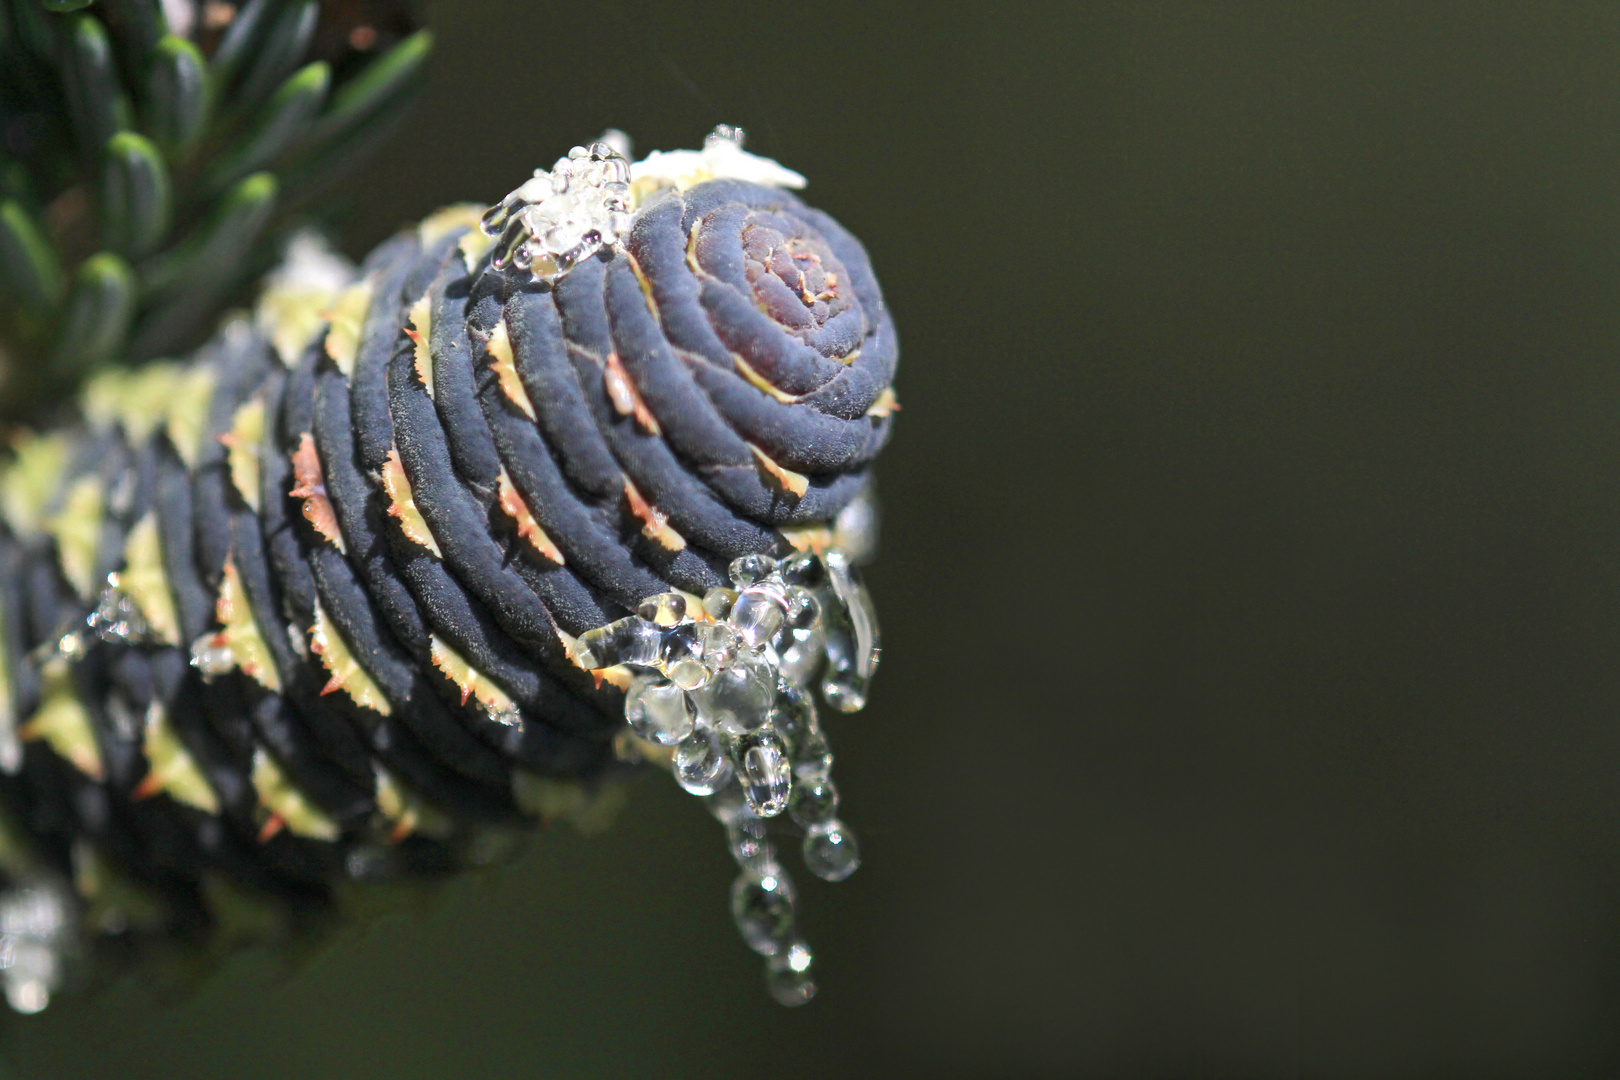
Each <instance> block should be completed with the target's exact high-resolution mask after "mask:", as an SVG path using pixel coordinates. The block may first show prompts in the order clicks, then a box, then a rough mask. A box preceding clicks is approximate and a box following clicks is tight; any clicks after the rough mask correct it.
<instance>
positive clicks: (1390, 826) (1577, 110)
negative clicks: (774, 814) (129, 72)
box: [8, 0, 1620, 1080]
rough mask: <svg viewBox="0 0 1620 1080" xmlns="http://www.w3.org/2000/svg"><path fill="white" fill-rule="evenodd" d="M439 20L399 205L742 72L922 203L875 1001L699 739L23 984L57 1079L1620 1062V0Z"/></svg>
mask: <svg viewBox="0 0 1620 1080" xmlns="http://www.w3.org/2000/svg"><path fill="white" fill-rule="evenodd" d="M423 14H424V16H425V19H426V21H427V22H428V24H430V25H431V26H433V27H434V29H435V30H436V31H437V32H438V34H439V48H438V55H437V58H436V60H435V63H434V66H433V71H432V78H431V86H430V88H429V92H428V95H427V97H426V98H425V99H424V104H423V105H422V106H421V107H420V109H419V111H418V112H417V113H416V115H415V120H414V122H413V123H412V124H411V126H410V127H409V129H408V130H407V131H406V132H405V134H404V135H402V136H401V137H400V138H399V139H398V140H397V141H396V142H394V143H393V144H392V145H391V146H390V147H389V149H388V150H387V151H385V152H384V154H383V155H382V156H381V157H379V158H378V159H376V160H374V162H373V163H372V164H371V165H370V166H368V167H367V169H366V170H365V171H364V172H363V173H361V174H357V175H356V176H354V177H352V178H351V179H350V181H349V182H348V183H347V184H346V185H345V192H346V195H347V197H348V198H349V200H350V201H351V204H352V207H353V210H352V213H351V214H350V215H349V217H348V218H347V230H348V231H347V234H346V236H345V237H344V240H345V243H346V246H347V247H348V248H349V250H350V251H351V253H352V254H356V255H358V254H360V253H361V252H363V251H364V249H365V248H366V247H367V246H368V245H369V244H371V243H374V242H376V241H377V240H380V239H381V238H382V237H384V236H385V235H386V234H387V233H388V232H389V231H390V230H391V229H393V228H394V227H396V226H397V225H398V224H400V223H402V222H404V221H406V220H408V219H411V218H414V217H417V216H420V215H421V214H423V213H424V212H426V211H429V210H431V209H433V208H434V207H435V206H437V205H439V204H441V203H444V202H448V201H452V200H460V199H472V200H479V201H488V200H492V199H495V198H497V197H499V196H500V195H502V194H504V193H505V192H506V191H508V190H509V189H510V188H512V187H514V186H515V185H516V184H517V183H519V182H520V181H521V180H522V179H523V178H524V177H525V176H527V174H528V172H529V170H530V169H532V168H534V167H535V166H537V165H549V163H550V162H551V161H552V160H553V159H554V158H556V157H557V156H558V155H559V154H561V153H563V152H564V151H566V150H567V148H568V147H569V146H570V145H572V144H573V143H575V142H580V141H583V140H587V139H589V138H590V137H592V136H594V135H595V134H596V133H597V132H598V131H600V130H601V129H602V128H604V127H607V126H609V125H613V126H617V127H621V128H624V129H625V130H627V131H629V132H630V133H631V134H632V135H633V136H634V137H635V138H636V140H637V144H638V147H639V148H640V149H641V150H642V151H645V150H648V149H652V148H659V147H662V148H669V147H677V146H692V145H696V144H697V143H698V141H699V140H701V138H702V136H703V134H704V133H705V132H706V131H707V130H708V129H709V128H710V127H711V126H712V125H713V124H715V123H716V122H722V121H723V122H729V123H736V124H741V125H743V126H745V127H746V128H747V129H748V130H749V132H750V135H751V143H750V145H751V147H752V148H753V149H755V150H757V151H759V152H761V153H764V154H768V155H771V156H773V157H776V158H778V159H780V160H781V161H783V162H784V163H785V164H787V165H789V166H791V167H793V168H796V169H799V170H801V171H803V172H805V173H807V174H808V175H809V177H810V179H811V187H810V188H809V190H808V192H807V195H808V197H809V198H810V199H811V201H812V202H814V203H815V204H817V205H819V206H821V207H822V208H824V209H826V210H828V211H830V212H832V213H833V214H834V215H835V216H836V217H838V218H839V219H840V220H842V221H843V222H844V223H845V224H846V225H848V226H849V227H850V228H851V229H852V230H853V231H854V232H855V233H856V234H857V235H859V236H861V237H862V238H863V239H864V240H865V242H866V243H867V245H868V247H869V249H870V250H871V252H872V254H873V257H874V260H875V262H876V264H877V267H878V271H879V274H880V276H881V277H882V280H883V282H884V285H885V288H886V291H887V295H888V298H889V301H890V303H891V304H892V305H893V308H894V310H895V312H896V315H897V318H898V320H899V323H900V327H901V333H902V338H903V342H904V349H903V360H902V364H901V374H900V381H899V389H900V397H901V401H902V403H903V404H904V407H905V411H904V413H903V414H902V416H901V418H900V421H899V424H898V427H897V431H896V437H895V440H894V442H893V444H892V447H891V449H890V450H889V451H888V453H887V455H886V457H885V459H884V461H883V465H882V480H883V495H884V499H885V502H886V513H887V516H886V519H885V551H884V554H883V556H882V559H881V561H880V562H879V564H878V565H877V567H876V568H875V569H874V570H873V572H872V573H871V583H872V586H873V591H874V592H875V594H876V597H877V600H878V604H879V611H880V613H881V615H882V617H883V619H884V630H885V637H886V641H885V662H884V669H883V671H882V673H881V674H880V676H879V680H878V684H877V687H876V693H875V697H874V701H873V704H872V705H871V707H870V708H869V709H868V711H867V712H866V713H865V714H862V715H860V716H858V717H855V718H850V719H843V720H835V721H834V722H833V725H832V727H831V730H830V734H831V737H832V739H833V743H834V748H835V749H836V751H837V752H838V755H839V765H838V770H837V774H838V780H839V783H840V786H841V788H842V790H843V793H844V799H845V807H846V810H847V814H846V816H847V818H848V820H849V821H850V822H851V823H852V824H853V826H854V827H855V828H856V829H857V831H858V832H859V834H860V837H861V841H862V844H863V848H864V853H865V857H866V865H865V867H864V868H863V869H862V870H861V872H860V873H859V874H857V875H856V876H855V877H854V878H853V879H851V880H850V881H849V882H847V883H845V884H843V885H839V886H826V885H822V884H821V883H819V882H815V881H811V880H805V882H804V884H803V887H802V888H803V892H804V893H805V894H806V907H805V920H806V928H807V931H808V933H809V935H810V939H811V943H812V944H813V945H814V946H815V947H816V949H817V953H818V957H819V968H818V971H819V975H820V980H821V984H822V994H821V997H820V998H819V999H818V1000H817V1001H816V1002H815V1003H814V1004H812V1005H811V1006H809V1007H807V1008H805V1009H801V1010H797V1011H791V1012H790V1011H786V1010H783V1009H780V1008H778V1007H777V1006H775V1005H773V1004H771V1003H770V1001H769V1000H768V999H767V998H766V995H765V993H764V991H763V987H762V985H761V979H760V973H759V966H758V962H757V959H756V958H755V957H753V956H752V955H751V954H749V953H748V952H746V950H745V949H744V948H743V947H742V946H741V944H740V943H739V942H738V941H737V940H736V937H735V933H734V931H733V929H732V927H731V925H730V922H729V919H728V917H727V914H726V907H725V894H726V886H727V882H728V881H729V878H730V873H729V872H728V866H729V861H728V859H727V856H726V854H725V851H724V847H723V844H722V840H721V837H720V835H719V830H718V829H717V828H716V827H715V826H714V825H713V823H712V822H711V821H709V820H708V819H707V818H706V815H705V814H704V812H703V810H702V808H701V807H700V806H698V805H697V804H696V802H695V800H692V799H690V798H689V797H687V796H684V795H682V794H681V793H680V792H678V791H677V790H676V789H675V787H674V785H673V784H671V783H670V782H668V780H667V779H664V778H661V777H658V776H649V777H647V778H646V779H645V781H644V782H642V783H640V784H639V785H637V786H636V787H635V789H634V791H633V792H632V795H631V800H630V806H629V808H628V810H627V811H626V812H625V813H624V814H623V815H622V817H621V819H620V821H619V823H618V825H617V826H616V827H615V828H614V829H613V831H612V832H611V833H609V834H608V835H606V836H604V837H597V838H592V839H585V838H582V837H580V836H578V835H577V834H575V833H574V832H572V831H571V830H570V829H568V828H566V827H559V828H557V829H555V830H553V831H552V832H550V833H548V834H546V835H543V836H540V837H538V838H537V839H536V841H535V842H534V844H533V845H532V847H531V849H530V850H529V852H528V854H527V855H526V856H525V857H524V858H523V859H522V860H521V861H519V862H518V863H517V864H515V865H513V866H511V867H507V868H504V869H501V870H498V871H495V872H493V873H491V874H489V875H487V876H485V877H482V878H477V879H467V880H463V881H460V882H458V883H456V884H455V885H453V886H452V887H450V888H449V889H448V890H447V891H446V892H445V894H444V896H443V897H442V898H441V900H440V901H439V902H438V903H436V904H434V905H433V906H432V907H431V908H429V909H428V910H427V911H425V912H424V913H421V914H417V915H411V916H407V917H404V918H400V919H396V920H393V921H391V922H388V923H385V924H384V925H382V926H379V927H377V928H376V929H374V930H373V931H371V932H370V933H368V934H366V935H363V936H361V935H353V936H351V937H350V938H348V939H347V940H345V941H344V942H343V943H341V944H340V945H339V946H338V947H336V948H334V949H333V950H331V951H330V952H328V953H326V954H325V955H323V956H322V957H320V958H319V959H318V960H316V961H314V962H313V963H311V964H308V965H307V966H305V967H303V968H301V969H299V970H297V971H294V972H292V973H284V972H282V971H280V970H279V969H278V968H277V967H276V966H275V965H273V964H271V963H268V962H266V961H264V960H262V959H255V958H248V959H245V960H244V961H242V962H241V963H239V964H237V965H235V966H234V967H233V968H232V970H231V971H229V972H228V973H226V974H225V975H224V976H222V977H220V978H218V979H216V980H214V981H212V982H210V983H209V984H208V985H207V986H206V987H205V988H204V989H203V990H202V991H201V992H200V993H198V994H197V995H196V997H195V998H193V999H191V1000H190V1001H189V1002H187V1003H184V1004H182V1005H180V1006H177V1007H176V1006H171V1005H167V1004H164V1003H162V1002H159V1001H155V1000H153V999H152V996H151V995H150V993H149V992H148V991H146V990H145V989H144V988H143V987H142V986H140V985H138V984H134V983H131V984H128V985H126V986H124V987H122V988H120V989H118V990H116V991H114V992H111V993H109V994H105V995H103V996H101V997H99V998H96V999H93V1000H89V1001H63V1002H61V1003H60V1004H59V1005H53V1007H52V1008H51V1009H50V1010H49V1011H48V1012H47V1013H45V1014H44V1015H43V1016H40V1017H37V1018H31V1019H27V1020H22V1021H18V1022H16V1023H14V1024H13V1025H12V1026H11V1029H10V1031H9V1033H8V1035H9V1053H10V1057H11V1060H12V1062H13V1064H14V1067H15V1071H16V1072H17V1074H18V1075H20V1076H24V1077H30V1078H32V1077H55V1076H86V1077H90V1076H113V1075H116V1076H120V1077H124V1078H128V1080H135V1078H138V1077H148V1076H150V1077H164V1078H169V1080H182V1078H192V1077H233V1078H242V1080H249V1078H260V1077H263V1078H270V1077H275V1078H284V1077H292V1076H297V1077H310V1078H317V1077H345V1078H364V1077H390V1078H398V1080H406V1078H418V1077H420V1078H430V1077H431V1078H444V1077H457V1078H467V1080H482V1078H493V1077H502V1078H506V1077H528V1076H533V1077H545V1078H574V1077H641V1076H658V1077H683V1076H693V1077H698V1076H704V1077H712V1076H738V1077H741V1076H748V1077H753V1076H759V1077H770V1078H771V1080H790V1078H796V1077H825V1076H833V1075H837V1076H884V1075H900V1074H906V1075H926V1076H931V1077H964V1078H968V1077H1052V1076H1077V1075H1094V1076H1132V1077H1271V1076H1276V1077H1293V1076H1300V1075H1310V1076H1315V1077H1337V1076H1345V1077H1358V1076H1374V1075H1376V1076H1425V1077H1427V1076H1469V1077H1488V1076H1504V1077H1507V1076H1512V1077H1517V1076H1525V1075H1538V1076H1576V1075H1613V1073H1614V1071H1615V1070H1617V1069H1620V1045H1617V1044H1620V663H1616V653H1617V649H1620V603H1617V586H1620V136H1617V132H1620V8H1616V7H1614V6H1613V5H1597V4H1593V5H1566V4H1552V3H1545V4H1536V5H1524V4H1519V5H1502V4H1492V5H1486V4H1438V3H1427V4H1421V5H1418V4H1410V3H1399V4H1368V3H1358V4H1354V5H1348V4H1300V3H1286V4H1260V3H1245V4H1241V5H1240V4H1224V5H1211V4H1201V3H1200V4H1158V3H1155V4H1093V3H1077V4H1064V5H1061V6H1059V5H1053V6H1043V5H986V4H969V3H944V2H934V3H926V4H925V3H915V4H904V3H881V4H879V3H871V2H868V3H850V2H843V0H824V2H821V3H816V4H764V3H758V2H753V3H748V2H739V0H726V2H719V3H705V4H702V5H696V4H693V5H683V6H679V7H677V6H674V5H664V4H657V3H652V2H639V0H635V2H633V0H609V2H604V3H601V4H578V5H574V4H570V5H562V4H553V3H547V2H541V0H438V2H436V3H426V4H424V5H423ZM799 877H800V878H803V879H807V875H804V874H800V875H799Z"/></svg>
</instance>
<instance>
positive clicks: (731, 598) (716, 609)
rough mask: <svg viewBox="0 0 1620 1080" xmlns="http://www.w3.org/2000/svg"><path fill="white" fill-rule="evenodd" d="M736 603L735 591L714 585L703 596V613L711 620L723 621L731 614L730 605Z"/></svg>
mask: <svg viewBox="0 0 1620 1080" xmlns="http://www.w3.org/2000/svg"><path fill="white" fill-rule="evenodd" d="M736 602H737V590H736V589H728V588H726V587H724V586H722V585H716V586H715V587H714V588H712V589H710V590H709V591H708V592H706V593H704V594H703V613H704V614H705V615H707V616H708V617H709V618H711V619H723V618H725V617H726V616H727V615H730V614H731V605H732V604H735V603H736Z"/></svg>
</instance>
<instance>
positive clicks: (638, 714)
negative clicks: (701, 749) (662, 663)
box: [624, 675, 696, 746]
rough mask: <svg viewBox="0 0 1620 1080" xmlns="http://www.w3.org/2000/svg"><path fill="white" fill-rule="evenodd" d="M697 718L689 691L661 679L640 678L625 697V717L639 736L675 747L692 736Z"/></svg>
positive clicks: (654, 677) (648, 676)
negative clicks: (693, 723)
mask: <svg viewBox="0 0 1620 1080" xmlns="http://www.w3.org/2000/svg"><path fill="white" fill-rule="evenodd" d="M695 715H696V710H695V709H693V707H692V703H691V701H689V700H688V699H687V697H686V691H684V690H682V689H681V688H680V687H679V686H676V685H675V684H674V683H672V682H670V681H669V680H668V679H664V678H660V677H659V676H657V675H640V676H637V678H636V680H635V681H634V682H632V683H631V684H630V690H629V692H628V693H626V694H625V696H624V717H625V719H626V720H628V721H629V722H630V729H631V730H632V731H634V732H635V733H636V734H637V735H638V736H640V737H641V738H643V739H646V740H647V741H648V742H650V743H657V744H658V745H659V746H674V745H675V744H676V743H678V742H680V741H681V740H682V739H684V738H686V737H687V736H688V735H690V734H691V733H692V719H693V717H694V716H695Z"/></svg>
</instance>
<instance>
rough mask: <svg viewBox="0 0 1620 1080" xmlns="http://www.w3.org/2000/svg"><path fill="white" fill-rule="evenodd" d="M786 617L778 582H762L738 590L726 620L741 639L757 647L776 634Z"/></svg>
mask: <svg viewBox="0 0 1620 1080" xmlns="http://www.w3.org/2000/svg"><path fill="white" fill-rule="evenodd" d="M786 618H787V599H786V596H785V594H784V593H783V591H782V588H781V586H779V585H777V584H775V583H774V582H764V583H762V584H758V585H750V586H749V587H748V588H746V589H744V590H743V591H742V592H741V593H739V594H738V596H737V603H736V604H734V605H733V606H732V608H731V619H730V621H731V625H732V626H733V627H735V628H736V630H737V636H738V637H739V638H740V639H742V641H743V643H744V644H745V645H747V646H748V647H749V648H750V649H757V648H759V647H761V646H762V645H764V644H765V643H766V642H767V641H770V640H771V638H773V637H775V636H776V632H777V631H778V630H780V629H781V628H782V622H783V620H784V619H786Z"/></svg>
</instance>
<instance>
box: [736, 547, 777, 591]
mask: <svg viewBox="0 0 1620 1080" xmlns="http://www.w3.org/2000/svg"><path fill="white" fill-rule="evenodd" d="M775 570H776V560H775V559H773V558H771V557H770V556H769V555H744V556H743V557H742V558H740V559H733V560H732V561H731V581H732V583H733V584H734V585H736V586H737V588H739V589H742V588H746V587H747V586H749V585H752V584H753V583H754V582H756V581H763V580H765V579H766V578H768V577H770V576H771V574H772V573H773V572H774V571H775Z"/></svg>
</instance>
